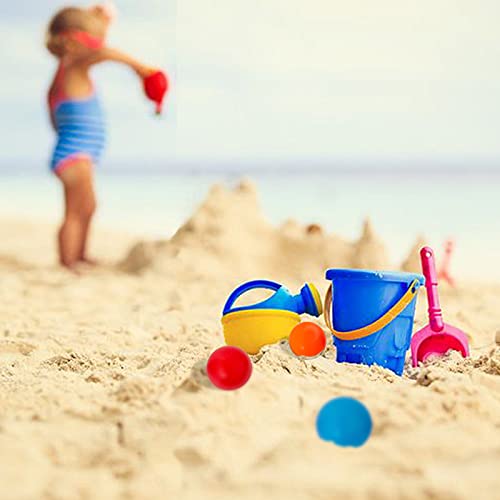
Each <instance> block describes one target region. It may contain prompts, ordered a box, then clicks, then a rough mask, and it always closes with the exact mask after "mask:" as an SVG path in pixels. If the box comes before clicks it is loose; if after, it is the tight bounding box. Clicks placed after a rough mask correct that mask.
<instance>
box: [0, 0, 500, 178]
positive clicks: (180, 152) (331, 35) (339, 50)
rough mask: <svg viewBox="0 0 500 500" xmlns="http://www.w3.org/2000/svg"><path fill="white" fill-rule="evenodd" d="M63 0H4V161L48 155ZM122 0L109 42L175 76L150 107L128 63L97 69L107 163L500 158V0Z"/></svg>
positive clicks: (488, 162) (0, 4) (0, 23)
mask: <svg viewBox="0 0 500 500" xmlns="http://www.w3.org/2000/svg"><path fill="white" fill-rule="evenodd" d="M73 3H74V4H81V3H82V2H78V1H76V2H73ZM66 4H67V2H60V1H58V0H16V1H12V0H8V1H6V0H0V55H1V61H2V69H1V80H0V109H1V113H0V129H1V134H0V166H2V165H3V166H5V165H9V168H22V166H23V165H28V164H30V165H39V166H40V168H41V169H45V168H46V164H47V161H48V157H49V154H50V148H51V146H52V142H53V135H52V133H51V130H50V129H49V127H48V120H47V115H46V110H45V93H46V90H47V86H48V84H49V81H50V79H51V76H52V72H53V70H54V68H55V61H54V60H53V59H52V57H51V56H50V55H49V54H48V53H47V52H46V50H45V49H44V47H43V35H44V30H45V26H46V24H47V22H48V20H49V18H50V16H51V15H52V14H53V13H54V12H55V10H56V9H57V8H58V7H59V6H61V5H66ZM116 4H117V5H118V8H119V17H118V20H117V22H116V25H115V26H114V27H113V29H112V32H111V38H110V42H111V44H114V45H116V46H117V47H120V48H123V49H125V50H127V51H130V52H131V53H133V54H135V55H136V56H137V57H139V58H143V59H144V60H145V61H147V62H149V63H151V64H157V65H160V66H162V67H164V68H165V69H167V71H168V72H169V73H170V75H171V78H172V80H173V89H174V90H173V92H172V94H171V96H170V98H169V100H168V102H167V105H166V113H165V116H164V117H163V118H162V119H156V118H155V117H154V116H153V113H152V109H153V108H152V105H150V104H149V103H147V102H146V101H145V99H144V97H143V96H142V94H141V88H140V86H139V83H138V81H137V80H136V78H135V77H134V75H132V74H130V72H129V71H127V70H126V69H124V68H122V67H116V66H113V65H107V66H102V67H100V68H98V69H96V70H95V77H96V80H97V83H98V87H99V89H100V90H101V93H102V96H103V100H104V104H105V107H106V109H107V113H108V119H109V135H110V143H109V148H108V152H107V155H106V158H107V163H108V164H109V165H111V168H116V167H117V166H120V165H127V166H129V165H134V166H135V168H141V169H148V168H150V167H151V166H153V165H154V166H156V167H157V166H158V165H161V166H162V167H165V168H168V167H169V166H175V165H176V164H178V163H179V162H181V163H184V162H194V163H196V164H198V165H205V164H206V165H208V164H215V165H218V164H221V165H222V164H232V163H238V162H245V163H246V164H251V163H255V164H258V163H259V162H269V161H271V162H273V164H276V165H281V164H288V163H299V164H300V163H301V162H314V161H318V162H327V163H328V164H334V163H335V162H338V163H345V162H347V163H349V164H353V165H359V164H375V165H386V164H392V163H394V164H397V165H403V166H404V165H414V164H418V163H426V162H429V163H432V164H436V163H440V164H443V165H450V166H453V165H457V164H461V165H470V166H478V165H485V166H494V167H498V166H500V140H499V131H500V97H499V95H500V65H499V64H498V61H499V58H500V36H499V35H498V20H499V19H500V3H499V2H498V1H497V0H477V1H471V0H421V1H419V2H416V1H414V0H378V1H377V2H373V1H367V0H363V1H361V0H350V1H348V2H347V1H340V0H252V1H243V0H216V1H207V0H178V1H177V2H175V1H172V0H141V1H138V0H117V1H116ZM14 165H18V167H15V166H14Z"/></svg>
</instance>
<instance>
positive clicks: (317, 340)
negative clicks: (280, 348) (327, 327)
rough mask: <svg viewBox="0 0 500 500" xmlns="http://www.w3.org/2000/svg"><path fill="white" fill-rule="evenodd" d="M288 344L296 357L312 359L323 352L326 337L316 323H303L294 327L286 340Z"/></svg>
mask: <svg viewBox="0 0 500 500" xmlns="http://www.w3.org/2000/svg"><path fill="white" fill-rule="evenodd" d="M288 343H289V345H290V349H291V351H292V352H293V353H294V354H295V355H296V356H303V357H305V358H313V357H316V356H319V355H320V354H321V353H322V352H323V351H324V350H325V348H326V337H325V333H324V332H323V330H322V329H321V327H319V326H318V325H317V324H316V323H312V322H311V321H304V322H303V323H299V324H298V325H297V326H296V327H294V329H293V330H292V332H291V333H290V337H289V338H288Z"/></svg>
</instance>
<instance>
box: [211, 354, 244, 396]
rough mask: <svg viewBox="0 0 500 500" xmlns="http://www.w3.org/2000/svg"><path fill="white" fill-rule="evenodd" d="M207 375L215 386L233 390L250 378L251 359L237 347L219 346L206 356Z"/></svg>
mask: <svg viewBox="0 0 500 500" xmlns="http://www.w3.org/2000/svg"><path fill="white" fill-rule="evenodd" d="M207 375H208V378H209V379H210V382H212V384H214V385H215V387H218V388H219V389H222V390H224V391H233V390H235V389H239V388H240V387H243V386H244V385H245V384H246V383H247V382H248V380H249V379H250V376H251V375H252V361H251V360H250V357H249V356H248V354H247V353H246V352H245V351H243V350H242V349H240V348H239V347H233V346H229V345H228V346H224V347H219V349H217V350H216V351H214V352H213V353H212V354H211V355H210V357H209V358H208V361H207Z"/></svg>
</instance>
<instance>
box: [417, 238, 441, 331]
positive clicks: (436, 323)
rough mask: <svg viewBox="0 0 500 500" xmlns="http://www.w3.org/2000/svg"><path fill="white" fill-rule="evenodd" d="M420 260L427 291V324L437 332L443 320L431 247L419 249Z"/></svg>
mask: <svg viewBox="0 0 500 500" xmlns="http://www.w3.org/2000/svg"><path fill="white" fill-rule="evenodd" d="M420 261H421V263H422V272H423V274H424V276H425V290H426V291H427V302H428V304H429V309H428V312H429V324H430V326H431V329H432V330H433V331H435V332H439V331H441V330H442V329H443V328H444V322H443V313H442V312H441V306H440V305H439V295H438V291H437V287H438V278H437V272H436V263H435V261H434V252H433V251H432V248H430V247H424V248H422V250H420Z"/></svg>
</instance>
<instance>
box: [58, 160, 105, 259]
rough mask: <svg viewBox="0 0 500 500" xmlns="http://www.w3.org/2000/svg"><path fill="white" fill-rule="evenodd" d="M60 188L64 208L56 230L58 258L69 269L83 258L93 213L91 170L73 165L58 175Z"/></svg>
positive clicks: (84, 163)
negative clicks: (61, 222)
mask: <svg viewBox="0 0 500 500" xmlns="http://www.w3.org/2000/svg"><path fill="white" fill-rule="evenodd" d="M59 178H60V179H61V181H62V183H63V185H64V198H65V203H66V209H65V214H64V221H63V224H62V226H61V229H60V230H59V257H60V262H61V264H62V265H63V266H66V267H69V268H72V267H74V266H75V264H77V263H78V261H80V260H83V259H84V258H85V248H86V243H87V236H88V230H89V227H90V221H91V219H92V216H93V214H94V212H95V206H96V202H95V194H94V185H93V167H92V164H91V163H90V162H88V161H81V162H78V163H75V164H73V165H71V166H70V167H68V168H67V169H65V170H63V171H62V172H60V173H59Z"/></svg>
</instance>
